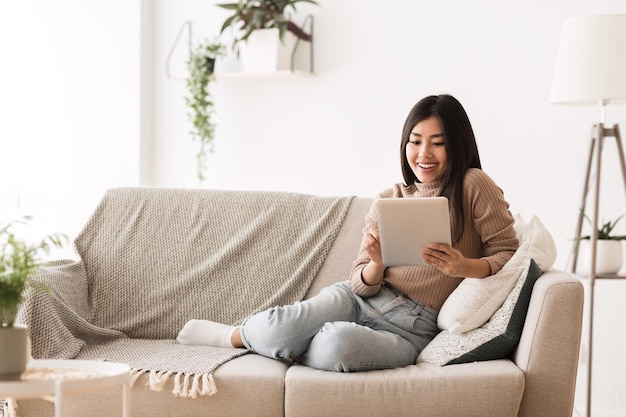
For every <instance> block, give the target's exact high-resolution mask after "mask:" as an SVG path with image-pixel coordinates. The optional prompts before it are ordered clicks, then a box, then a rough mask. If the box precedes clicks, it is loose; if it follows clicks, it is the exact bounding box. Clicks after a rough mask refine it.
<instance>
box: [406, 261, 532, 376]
mask: <svg viewBox="0 0 626 417" xmlns="http://www.w3.org/2000/svg"><path fill="white" fill-rule="evenodd" d="M541 274H542V271H541V269H539V267H538V266H537V264H536V263H535V262H534V261H533V260H532V259H529V260H527V262H526V269H525V270H524V271H523V272H522V275H521V276H520V278H519V279H518V280H517V282H516V284H515V287H514V288H513V290H512V291H511V293H510V294H509V295H508V297H507V299H506V300H505V302H504V304H503V305H502V307H500V309H499V310H498V311H496V313H495V314H494V315H493V317H491V319H490V320H489V321H488V322H487V323H485V324H484V325H483V326H481V327H480V328H478V329H474V330H470V331H469V332H466V333H454V332H450V331H448V330H443V331H442V332H441V333H439V334H438V335H437V336H435V338H434V339H433V340H432V341H431V342H430V343H429V344H428V345H426V347H425V348H424V350H422V352H421V353H420V355H419V356H418V358H417V362H418V363H422V362H425V363H432V364H435V365H450V364H458V363H465V362H474V361H487V360H491V359H500V358H505V357H508V356H509V355H510V354H511V353H512V352H513V350H515V347H516V346H517V344H518V343H519V340H520V337H521V334H522V330H523V329H524V321H525V320H526V313H527V311H528V305H529V303H530V296H531V294H532V290H533V286H534V285H535V281H537V279H538V278H539V277H540V276H541Z"/></svg>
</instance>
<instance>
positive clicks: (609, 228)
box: [578, 215, 626, 274]
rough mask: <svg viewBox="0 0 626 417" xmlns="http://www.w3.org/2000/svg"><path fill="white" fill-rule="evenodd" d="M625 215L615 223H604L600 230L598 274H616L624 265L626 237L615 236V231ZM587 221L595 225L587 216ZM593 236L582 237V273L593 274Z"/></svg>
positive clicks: (596, 270) (597, 250) (597, 247)
mask: <svg viewBox="0 0 626 417" xmlns="http://www.w3.org/2000/svg"><path fill="white" fill-rule="evenodd" d="M622 217H624V215H621V216H619V217H618V218H617V219H615V220H613V221H608V222H606V223H604V222H603V223H602V225H601V227H599V228H598V239H597V242H596V245H597V246H596V269H595V272H596V274H616V273H617V272H618V271H619V270H620V269H621V268H622V263H623V253H622V242H621V241H622V240H626V235H616V234H613V230H614V229H615V226H616V225H617V223H618V222H619V221H620V220H621V218H622ZM585 219H587V221H588V222H589V223H590V224H593V223H592V222H591V220H590V219H589V217H587V216H586V215H585ZM590 242H591V236H590V235H587V236H582V237H581V238H580V241H579V242H578V243H579V248H578V250H579V253H580V252H581V251H582V253H583V255H584V256H583V257H582V258H581V260H582V261H583V262H582V264H581V271H582V272H584V273H587V274H588V273H590V272H591V249H592V248H591V244H590Z"/></svg>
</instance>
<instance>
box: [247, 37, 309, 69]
mask: <svg viewBox="0 0 626 417" xmlns="http://www.w3.org/2000/svg"><path fill="white" fill-rule="evenodd" d="M296 41H297V38H296V36H295V35H294V34H292V33H291V32H285V42H284V43H282V42H281V41H280V36H279V32H278V29H277V28H271V29H258V30H255V31H254V32H252V33H251V34H250V36H249V37H248V39H247V40H246V41H245V42H240V43H239V59H240V60H241V65H242V66H243V70H244V71H245V72H250V73H255V72H256V73H260V72H274V71H281V70H288V69H290V68H291V54H292V52H293V50H294V47H295V45H296Z"/></svg>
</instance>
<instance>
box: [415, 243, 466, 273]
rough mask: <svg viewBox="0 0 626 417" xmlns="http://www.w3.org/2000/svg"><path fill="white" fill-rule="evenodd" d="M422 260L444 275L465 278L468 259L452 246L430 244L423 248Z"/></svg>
mask: <svg viewBox="0 0 626 417" xmlns="http://www.w3.org/2000/svg"><path fill="white" fill-rule="evenodd" d="M422 258H424V261H425V262H426V263H427V264H428V265H432V266H434V267H435V268H437V269H438V270H439V271H441V272H442V273H444V274H446V275H449V276H452V277H464V276H465V274H464V271H465V261H466V258H465V257H464V256H463V255H462V254H461V252H459V251H458V250H456V249H454V248H453V247H452V246H450V245H442V244H440V243H430V244H429V245H428V246H427V247H425V248H422Z"/></svg>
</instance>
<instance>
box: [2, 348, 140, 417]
mask: <svg viewBox="0 0 626 417" xmlns="http://www.w3.org/2000/svg"><path fill="white" fill-rule="evenodd" d="M129 382H130V367H129V366H128V365H126V364H121V363H115V362H99V361H85V360H54V359H51V360H37V359H35V360H31V361H30V362H29V363H28V367H27V369H26V371H25V372H24V373H23V374H22V378H21V379H20V380H19V381H0V398H12V399H16V400H17V399H20V398H43V399H46V400H48V401H52V402H54V415H55V417H62V415H63V398H64V397H65V396H67V395H73V394H86V393H92V392H97V391H101V390H104V389H106V388H110V387H114V386H117V385H120V386H121V387H122V415H123V416H124V417H130V383H129Z"/></svg>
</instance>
